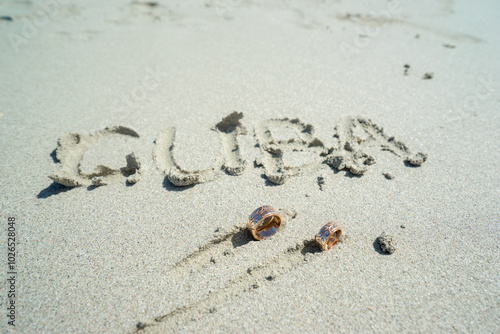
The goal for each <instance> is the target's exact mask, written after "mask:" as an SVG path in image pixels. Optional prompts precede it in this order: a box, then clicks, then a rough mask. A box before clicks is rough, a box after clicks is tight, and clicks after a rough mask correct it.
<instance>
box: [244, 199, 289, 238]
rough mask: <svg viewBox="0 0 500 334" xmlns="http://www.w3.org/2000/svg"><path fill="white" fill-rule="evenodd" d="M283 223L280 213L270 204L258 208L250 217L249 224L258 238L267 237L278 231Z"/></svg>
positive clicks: (254, 235)
mask: <svg viewBox="0 0 500 334" xmlns="http://www.w3.org/2000/svg"><path fill="white" fill-rule="evenodd" d="M281 224H282V219H281V216H280V214H279V213H278V212H277V211H275V210H274V209H273V208H272V207H270V206H268V205H264V206H261V207H260V208H258V209H256V210H255V211H254V212H252V214H251V215H250V217H248V221H247V226H248V228H249V229H250V231H251V232H252V235H253V237H254V238H255V239H257V240H263V239H267V238H269V237H270V236H272V235H274V234H275V233H276V232H278V230H279V228H280V226H281Z"/></svg>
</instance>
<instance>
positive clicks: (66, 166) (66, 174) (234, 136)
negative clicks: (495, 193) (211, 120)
mask: <svg viewBox="0 0 500 334" xmlns="http://www.w3.org/2000/svg"><path fill="white" fill-rule="evenodd" d="M242 120H243V113H240V112H233V113H231V114H230V115H228V116H227V117H225V118H223V119H222V120H221V121H220V122H219V123H217V124H216V125H215V126H214V127H213V128H212V130H213V131H215V132H217V133H218V135H219V138H220V142H221V145H220V149H219V154H218V156H217V159H216V161H215V162H214V164H213V165H212V166H210V167H209V168H206V169H203V170H195V171H190V170H186V169H184V168H182V166H180V164H179V163H178V162H177V161H176V159H175V154H174V153H175V128H168V129H165V130H164V131H162V132H161V133H160V134H159V135H158V137H157V138H156V140H155V144H156V145H155V149H154V152H153V158H154V160H155V162H156V166H157V167H158V168H159V169H160V170H161V171H163V172H164V173H165V175H166V177H167V178H168V180H169V181H170V182H171V183H172V184H174V185H175V186H179V187H182V186H192V185H195V184H198V183H203V182H210V181H213V180H214V179H216V177H217V176H218V175H219V174H221V173H227V174H229V175H241V174H242V173H244V172H245V170H246V168H247V167H248V162H247V161H246V160H245V159H244V157H243V156H242V153H241V150H240V144H239V137H240V136H244V135H247V134H248V130H247V128H246V126H245V125H244V123H243V122H242ZM277 128H282V129H284V128H286V129H288V130H291V133H293V134H294V136H293V137H292V138H286V139H280V138H279V137H278V138H276V136H275V135H274V131H275V130H276V129H277ZM254 130H255V137H256V140H257V145H258V147H259V148H260V153H261V154H260V156H259V157H258V158H257V159H255V163H254V165H255V166H256V167H258V168H263V169H264V174H265V176H266V178H267V179H268V180H269V182H272V183H274V184H283V183H285V181H286V180H287V179H288V178H290V177H293V176H296V175H299V174H303V173H308V172H311V171H313V170H314V169H317V168H319V167H320V166H321V165H322V164H324V163H326V164H328V165H329V166H331V167H332V168H333V169H335V170H346V171H348V172H350V173H352V174H355V175H362V174H364V173H365V172H366V171H367V170H368V168H369V166H370V165H372V164H374V163H375V162H376V160H375V157H374V156H372V155H370V154H368V151H369V149H370V148H373V147H375V148H379V149H381V150H383V151H388V152H391V153H393V154H394V155H396V156H398V157H400V158H401V159H402V160H403V161H404V162H405V163H406V164H408V165H412V166H420V165H421V164H422V163H424V162H425V160H426V159H427V156H426V155H425V154H424V153H412V152H411V151H410V149H409V148H408V147H407V146H406V145H405V144H404V143H403V142H401V141H397V140H396V139H395V138H394V137H391V136H388V135H387V134H386V133H385V132H384V130H383V129H382V127H380V126H378V125H377V124H375V123H373V122H372V121H371V120H369V119H366V118H362V117H345V118H343V119H342V120H340V122H338V124H337V125H336V127H335V134H334V136H333V139H334V144H333V145H332V146H331V147H327V146H326V145H325V144H324V143H323V141H321V140H320V139H319V138H317V137H316V136H315V135H314V127H313V126H312V125H311V124H306V123H303V122H302V121H300V120H299V119H289V118H281V119H269V120H266V121H264V122H262V123H260V124H258V125H256V126H255V128H254ZM106 137H133V138H139V137H140V136H139V134H138V133H137V132H136V131H134V130H132V129H131V128H128V127H124V126H115V127H108V128H105V129H103V130H98V131H95V132H93V133H90V134H78V133H71V134H68V135H66V136H64V137H62V138H60V139H59V140H58V147H57V150H56V157H57V160H58V162H59V163H60V165H61V168H60V170H59V171H58V173H57V174H55V175H50V176H49V177H50V178H51V179H52V180H54V182H57V183H59V184H62V185H65V186H68V187H78V186H102V185H106V184H110V183H115V182H123V183H128V184H135V183H136V182H138V181H139V180H140V178H141V174H142V166H141V162H140V159H139V157H138V156H136V154H135V153H133V152H132V153H130V154H129V155H127V156H126V162H127V165H126V166H125V167H122V168H111V167H108V166H104V165H99V166H97V167H96V168H95V170H94V171H93V172H91V173H85V172H84V171H82V170H81V168H80V163H81V161H82V159H83V156H84V154H85V153H86V152H87V151H88V150H89V149H91V148H92V147H93V146H94V145H96V144H97V143H98V142H99V141H100V140H101V139H103V138H106ZM296 152H305V153H308V155H309V156H311V157H312V158H311V159H309V160H308V161H307V162H304V163H302V164H301V165H295V166H292V165H289V164H287V163H286V159H285V157H286V156H287V155H289V154H295V153H296Z"/></svg>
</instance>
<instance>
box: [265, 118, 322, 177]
mask: <svg viewBox="0 0 500 334" xmlns="http://www.w3.org/2000/svg"><path fill="white" fill-rule="evenodd" d="M273 133H274V135H273ZM280 133H283V134H285V133H288V136H285V137H282V138H275V137H276V135H279V134H280ZM256 134H257V139H258V141H259V146H260V149H261V153H262V156H261V158H260V159H257V160H256V164H257V165H260V166H264V169H265V175H266V177H267V179H268V180H269V181H270V182H272V183H274V184H283V183H285V181H286V179H287V178H288V177H290V176H294V175H298V174H301V173H303V172H306V171H310V170H311V169H313V168H317V167H318V166H320V165H321V163H322V162H323V161H324V160H325V156H326V155H327V154H328V149H327V148H326V147H325V145H324V144H323V142H321V141H320V140H319V139H318V138H316V137H314V135H313V134H314V127H313V126H312V125H311V124H305V123H302V122H301V121H300V120H298V119H288V118H282V119H270V120H266V121H264V122H262V123H261V124H260V126H258V127H257V129H256ZM290 134H291V136H290ZM288 158H290V159H288ZM304 158H305V159H304ZM288 160H289V161H290V163H288ZM294 160H295V161H294ZM297 160H299V161H300V162H299V163H296V161H297Z"/></svg>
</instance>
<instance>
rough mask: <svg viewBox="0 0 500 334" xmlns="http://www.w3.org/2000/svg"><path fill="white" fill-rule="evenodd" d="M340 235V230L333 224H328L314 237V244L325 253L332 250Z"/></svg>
mask: <svg viewBox="0 0 500 334" xmlns="http://www.w3.org/2000/svg"><path fill="white" fill-rule="evenodd" d="M341 235H342V229H341V228H340V226H339V225H337V224H335V223H334V222H329V223H328V224H326V225H325V226H323V227H322V228H321V230H319V232H318V234H317V235H316V242H317V243H318V244H319V246H320V247H321V249H322V250H324V251H326V250H329V249H330V248H332V247H333V246H334V245H335V244H336V243H337V242H338V241H339V240H340V236H341Z"/></svg>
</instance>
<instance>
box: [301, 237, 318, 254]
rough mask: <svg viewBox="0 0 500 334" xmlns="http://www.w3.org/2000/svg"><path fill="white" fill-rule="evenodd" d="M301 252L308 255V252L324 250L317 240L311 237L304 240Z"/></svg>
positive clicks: (313, 252) (314, 252)
mask: <svg viewBox="0 0 500 334" xmlns="http://www.w3.org/2000/svg"><path fill="white" fill-rule="evenodd" d="M300 252H301V253H302V255H306V254H316V253H321V252H322V250H321V248H320V247H319V245H318V243H317V242H316V240H315V239H311V240H307V241H304V248H302V249H301V251H300Z"/></svg>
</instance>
